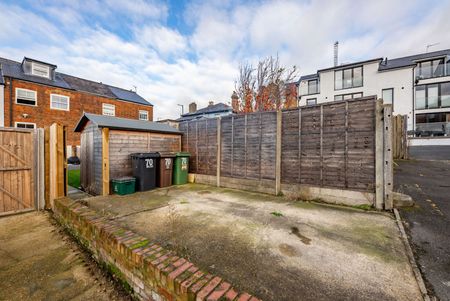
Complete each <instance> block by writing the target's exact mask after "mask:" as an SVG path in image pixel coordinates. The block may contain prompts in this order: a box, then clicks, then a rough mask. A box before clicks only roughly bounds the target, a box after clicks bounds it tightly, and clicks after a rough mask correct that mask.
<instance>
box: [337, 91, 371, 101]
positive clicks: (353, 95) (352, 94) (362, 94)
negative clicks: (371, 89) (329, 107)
mask: <svg viewBox="0 0 450 301" xmlns="http://www.w3.org/2000/svg"><path fill="white" fill-rule="evenodd" d="M355 94H361V97H363V96H364V93H363V92H354V93H346V94H338V95H334V101H339V100H336V97H337V96H342V99H341V100H344V97H345V96H347V95H351V96H352V98H351V99H354V98H356V97H355Z"/></svg>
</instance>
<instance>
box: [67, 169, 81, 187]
mask: <svg viewBox="0 0 450 301" xmlns="http://www.w3.org/2000/svg"><path fill="white" fill-rule="evenodd" d="M68 182H69V186H72V187H75V188H78V187H80V170H79V169H73V170H69V179H68Z"/></svg>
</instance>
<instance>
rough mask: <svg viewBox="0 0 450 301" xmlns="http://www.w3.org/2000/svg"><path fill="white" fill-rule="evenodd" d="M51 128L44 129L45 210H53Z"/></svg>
mask: <svg viewBox="0 0 450 301" xmlns="http://www.w3.org/2000/svg"><path fill="white" fill-rule="evenodd" d="M50 158H51V157H50V128H49V127H45V128H44V164H45V166H44V174H45V175H44V186H45V192H44V199H45V209H51V208H52V207H51V204H50Z"/></svg>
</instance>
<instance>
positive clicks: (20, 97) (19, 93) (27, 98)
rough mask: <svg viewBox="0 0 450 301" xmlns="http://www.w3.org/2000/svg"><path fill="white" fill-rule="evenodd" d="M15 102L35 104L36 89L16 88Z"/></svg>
mask: <svg viewBox="0 0 450 301" xmlns="http://www.w3.org/2000/svg"><path fill="white" fill-rule="evenodd" d="M16 103H17V104H20V105H29V106H35V105H36V104H37V100H36V91H33V90H27V89H20V88H16Z"/></svg>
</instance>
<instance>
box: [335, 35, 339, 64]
mask: <svg viewBox="0 0 450 301" xmlns="http://www.w3.org/2000/svg"><path fill="white" fill-rule="evenodd" d="M338 64H339V41H336V42H334V67H337V65H338Z"/></svg>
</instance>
